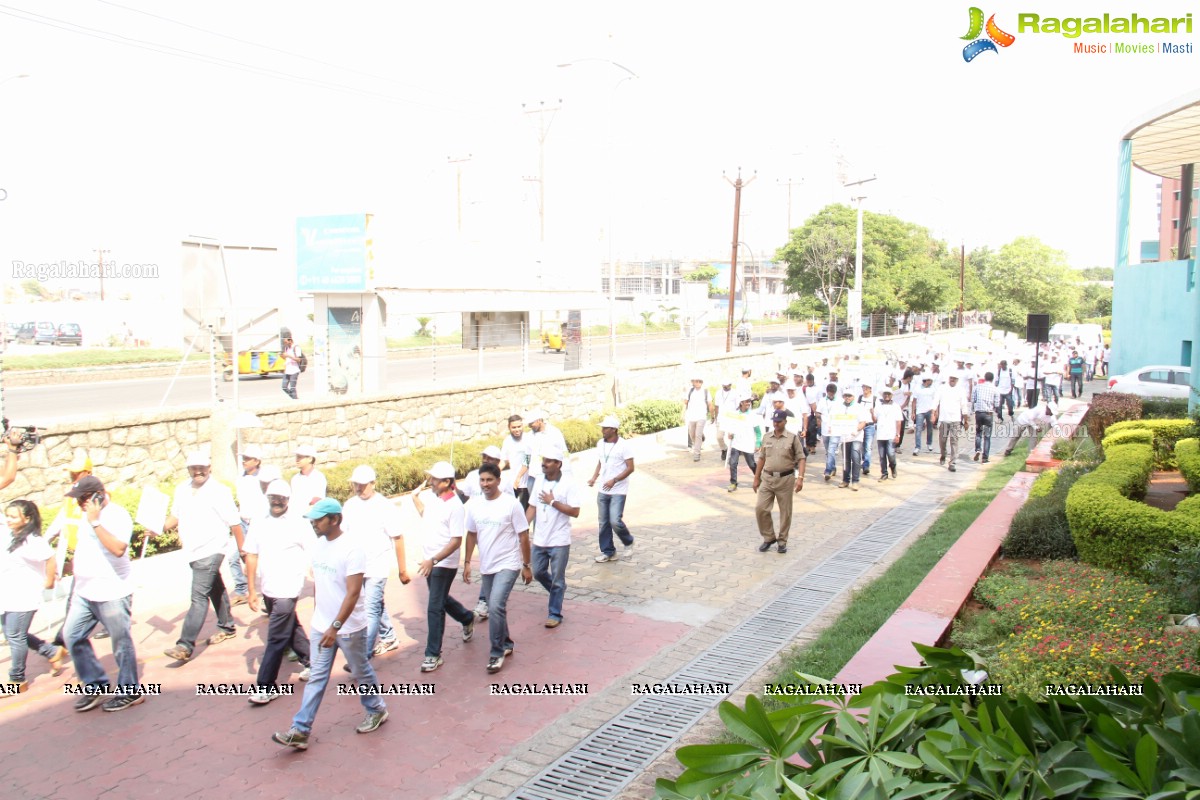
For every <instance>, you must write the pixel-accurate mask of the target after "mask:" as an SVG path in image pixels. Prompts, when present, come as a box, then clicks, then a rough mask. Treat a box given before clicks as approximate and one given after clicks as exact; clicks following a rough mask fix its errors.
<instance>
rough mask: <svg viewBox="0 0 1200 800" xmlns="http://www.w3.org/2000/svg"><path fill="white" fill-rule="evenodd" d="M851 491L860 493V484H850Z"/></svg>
mask: <svg viewBox="0 0 1200 800" xmlns="http://www.w3.org/2000/svg"><path fill="white" fill-rule="evenodd" d="M850 491H852V492H857V491H858V484H857V483H852V484H850Z"/></svg>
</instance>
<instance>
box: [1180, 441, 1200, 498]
mask: <svg viewBox="0 0 1200 800" xmlns="http://www.w3.org/2000/svg"><path fill="white" fill-rule="evenodd" d="M1175 460H1176V461H1178V462H1179V474H1180V475H1182V476H1183V479H1184V480H1185V481H1187V484H1188V489H1190V490H1191V492H1192V494H1200V439H1181V440H1179V441H1178V442H1176V443H1175Z"/></svg>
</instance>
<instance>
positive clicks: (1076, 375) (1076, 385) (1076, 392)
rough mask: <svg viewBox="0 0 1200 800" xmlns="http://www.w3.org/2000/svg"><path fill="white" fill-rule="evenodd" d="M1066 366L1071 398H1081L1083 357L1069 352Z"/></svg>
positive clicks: (1075, 351)
mask: <svg viewBox="0 0 1200 800" xmlns="http://www.w3.org/2000/svg"><path fill="white" fill-rule="evenodd" d="M1067 366H1068V368H1069V369H1070V373H1071V397H1073V398H1079V397H1082V396H1083V370H1084V360H1083V356H1081V355H1079V351H1078V350H1072V351H1071V358H1070V360H1068V361H1067ZM1030 405H1032V403H1030Z"/></svg>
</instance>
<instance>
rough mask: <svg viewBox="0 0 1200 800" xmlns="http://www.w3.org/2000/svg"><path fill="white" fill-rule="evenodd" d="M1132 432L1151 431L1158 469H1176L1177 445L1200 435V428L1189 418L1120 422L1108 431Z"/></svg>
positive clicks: (1114, 432)
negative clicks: (1183, 440)
mask: <svg viewBox="0 0 1200 800" xmlns="http://www.w3.org/2000/svg"><path fill="white" fill-rule="evenodd" d="M1130 431H1149V432H1150V434H1151V436H1152V439H1151V443H1152V444H1153V445H1154V465H1155V468H1157V469H1175V468H1176V466H1177V464H1176V461H1175V443H1176V442H1178V441H1179V440H1180V439H1184V438H1186V437H1189V436H1195V435H1196V434H1197V433H1200V426H1197V424H1196V423H1195V422H1193V421H1192V420H1189V419H1187V418H1183V419H1141V420H1136V421H1132V422H1118V423H1116V424H1114V425H1112V426H1110V427H1109V429H1108V435H1109V436H1112V435H1114V434H1118V433H1121V434H1125V433H1129V432H1130Z"/></svg>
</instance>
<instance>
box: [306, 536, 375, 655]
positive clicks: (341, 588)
mask: <svg viewBox="0 0 1200 800" xmlns="http://www.w3.org/2000/svg"><path fill="white" fill-rule="evenodd" d="M310 552H311V553H312V571H313V583H314V584H315V586H316V593H317V606H316V608H315V609H313V615H312V621H311V622H310V625H311V626H312V631H313V633H317V634H324V633H325V631H327V630H329V626H330V624H332V623H333V621H334V620H335V619H337V616H338V612H339V611H341V610H342V601H344V600H345V599H346V576H348V575H363V574H365V573H366V570H367V556H366V554H364V553H363V551H362V547H361V546H360V545H359V543H358V541H357V540H356V539H355V538H354V537H353V536H349V535H347V534H346V533H345V532H343V533H342V535H341V536H339V537H338V538H336V539H334V540H333V541H332V542H331V541H329V540H328V539H326V538H325V537H323V536H318V537H317V540H316V542H314V543H313V546H312V549H311V551H310ZM365 603H366V592H365V591H363V592H359V593H358V602H357V603H355V604H354V611H353V612H351V614H350V617H349V619H347V620H346V622H345V624H343V625H342V627H341V629H340V630H339V631H338V634H339V635H341V636H345V635H346V634H350V633H354V632H356V631H361V630H362V629H363V628H365V627H367V611H366V604H365Z"/></svg>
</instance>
